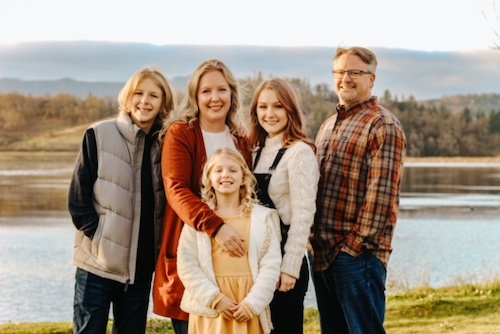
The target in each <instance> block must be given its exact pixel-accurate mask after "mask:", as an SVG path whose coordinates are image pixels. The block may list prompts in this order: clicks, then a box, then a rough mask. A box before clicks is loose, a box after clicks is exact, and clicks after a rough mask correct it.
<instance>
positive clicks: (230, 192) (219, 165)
mask: <svg viewBox="0 0 500 334" xmlns="http://www.w3.org/2000/svg"><path fill="white" fill-rule="evenodd" d="M208 179H209V181H210V184H211V185H212V187H213V189H214V191H215V194H216V195H217V196H236V197H238V198H239V190H240V187H241V186H242V185H243V170H242V169H241V166H240V165H239V164H238V162H237V161H235V160H234V159H231V158H230V157H228V156H227V155H224V154H219V155H217V156H214V159H213V162H212V166H211V168H210V171H209V175H208Z"/></svg>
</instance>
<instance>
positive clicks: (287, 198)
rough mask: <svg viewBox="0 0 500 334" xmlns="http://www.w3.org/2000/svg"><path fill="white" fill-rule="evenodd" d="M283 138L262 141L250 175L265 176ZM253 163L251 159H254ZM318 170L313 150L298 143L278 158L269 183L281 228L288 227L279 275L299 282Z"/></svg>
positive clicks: (314, 209)
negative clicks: (286, 275)
mask: <svg viewBox="0 0 500 334" xmlns="http://www.w3.org/2000/svg"><path fill="white" fill-rule="evenodd" d="M282 141H283V135H282V134H279V135H276V136H274V137H273V138H267V139H266V145H265V146H264V148H263V149H262V153H261V155H260V158H259V161H258V163H257V166H255V169H254V173H267V172H268V169H269V167H270V166H271V165H272V163H273V161H274V158H275V157H276V154H277V153H278V151H279V149H280V148H281V147H282V145H283V143H282ZM254 160H255V157H254ZM318 181H319V167H318V161H317V159H316V155H315V153H314V151H313V149H312V148H311V147H310V146H309V145H308V144H306V143H304V142H302V141H299V142H296V143H294V144H293V145H292V146H291V147H289V148H288V149H287V150H286V152H285V154H284V155H283V157H282V158H281V160H280V162H279V164H278V166H277V167H276V170H275V171H274V172H273V174H272V177H271V181H270V183H269V196H270V198H271V200H272V201H273V203H274V205H275V206H276V209H277V210H278V213H279V215H280V217H281V219H282V220H283V223H284V224H287V225H290V229H289V231H288V239H287V242H286V244H285V254H284V256H283V261H282V264H281V272H283V273H285V274H288V275H290V276H292V277H295V278H299V275H300V267H301V265H302V259H303V257H304V254H305V252H306V247H307V241H308V238H309V233H310V230H311V226H312V224H313V221H314V214H315V213H316V194H317V191H318Z"/></svg>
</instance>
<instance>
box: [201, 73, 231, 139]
mask: <svg viewBox="0 0 500 334" xmlns="http://www.w3.org/2000/svg"><path fill="white" fill-rule="evenodd" d="M196 97H197V101H198V108H199V110H200V115H199V119H200V125H201V127H202V129H204V130H206V131H209V132H222V131H224V129H225V127H226V116H227V113H228V112H229V109H230V107H231V89H230V87H229V84H228V82H227V81H226V79H225V78H224V75H223V74H222V73H221V72H220V71H210V72H207V73H205V74H204V75H203V76H202V77H201V79H200V84H199V86H198V91H197V92H196Z"/></svg>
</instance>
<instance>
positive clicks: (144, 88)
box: [129, 78, 163, 133]
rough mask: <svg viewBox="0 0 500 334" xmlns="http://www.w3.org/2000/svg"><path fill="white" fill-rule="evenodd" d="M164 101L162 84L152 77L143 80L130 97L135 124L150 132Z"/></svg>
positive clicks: (131, 116)
mask: <svg viewBox="0 0 500 334" xmlns="http://www.w3.org/2000/svg"><path fill="white" fill-rule="evenodd" d="M162 102H163V92H162V90H161V88H160V86H159V85H158V84H157V83H156V81H154V80H153V79H151V78H146V79H144V80H142V81H141V82H140V83H139V84H138V85H137V88H136V89H135V91H134V92H133V94H132V98H131V99H130V107H129V112H130V118H132V122H134V124H135V125H137V126H138V127H140V128H141V129H142V130H143V131H144V132H146V133H149V131H151V127H152V126H153V124H154V122H155V120H156V116H157V115H158V113H159V112H160V109H161V107H162Z"/></svg>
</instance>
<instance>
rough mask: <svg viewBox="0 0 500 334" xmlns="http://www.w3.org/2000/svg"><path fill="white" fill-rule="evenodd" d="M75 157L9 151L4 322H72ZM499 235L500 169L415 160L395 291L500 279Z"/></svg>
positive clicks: (400, 230)
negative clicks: (70, 205) (69, 199)
mask: <svg viewBox="0 0 500 334" xmlns="http://www.w3.org/2000/svg"><path fill="white" fill-rule="evenodd" d="M74 158H75V155H74V154H31V153H30V154H15V155H12V154H6V153H1V152H0V323H6V322H38V321H68V322H70V321H71V319H72V298H73V283H74V271H75V268H74V267H73V265H72V264H71V257H72V248H73V233H74V227H73V225H72V223H71V220H70V217H69V215H68V213H67V211H66V195H67V189H68V185H69V178H70V176H71V172H72V169H73V162H74ZM499 237H500V164H417V163H414V164H407V166H406V169H405V175H404V182H403V193H402V198H401V216H400V219H399V221H398V226H397V228H396V233H395V237H394V244H393V246H394V251H393V254H392V256H391V259H390V262H389V268H388V269H389V271H388V282H387V287H388V292H389V293H393V292H397V291H401V290H405V289H410V288H413V287H416V286H422V285H428V286H431V287H442V286H447V285H454V284H457V283H460V282H470V283H481V282H487V281H490V280H493V279H499V278H500V242H498V240H499ZM315 305H316V301H315V297H314V292H313V289H312V286H311V288H310V291H309V292H308V294H307V296H306V306H307V307H315ZM150 315H151V316H154V315H152V314H150Z"/></svg>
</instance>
